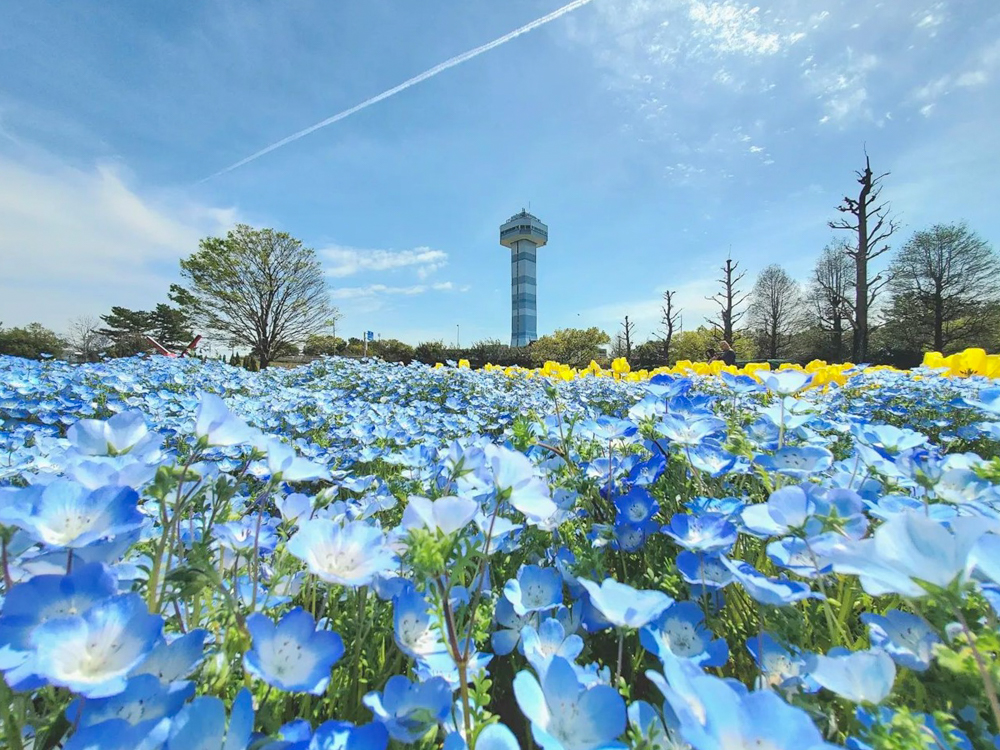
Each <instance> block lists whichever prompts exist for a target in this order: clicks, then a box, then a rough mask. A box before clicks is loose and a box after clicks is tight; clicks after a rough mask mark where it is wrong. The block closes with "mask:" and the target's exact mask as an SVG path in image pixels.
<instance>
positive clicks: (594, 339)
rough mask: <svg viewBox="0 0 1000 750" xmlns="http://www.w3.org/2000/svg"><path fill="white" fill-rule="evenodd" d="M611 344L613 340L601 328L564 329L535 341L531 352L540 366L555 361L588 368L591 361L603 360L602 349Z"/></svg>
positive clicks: (530, 349)
mask: <svg viewBox="0 0 1000 750" xmlns="http://www.w3.org/2000/svg"><path fill="white" fill-rule="evenodd" d="M609 343H611V338H610V337H609V336H608V334H606V333H605V332H604V331H602V330H601V329H600V328H587V329H586V330H584V329H582V328H562V329H560V330H558V331H553V332H552V333H550V334H549V335H547V336H542V337H541V338H539V339H537V340H535V341H533V342H532V343H531V344H530V346H529V351H530V352H531V357H532V360H533V361H534V363H535V364H537V365H539V366H540V365H543V364H545V363H546V362H548V361H549V360H554V361H556V362H559V363H561V364H564V365H569V366H570V367H586V366H587V365H589V364H590V362H591V360H595V359H600V358H602V356H603V352H602V351H601V349H600V347H601V346H602V345H604V344H609Z"/></svg>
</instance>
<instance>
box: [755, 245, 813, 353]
mask: <svg viewBox="0 0 1000 750" xmlns="http://www.w3.org/2000/svg"><path fill="white" fill-rule="evenodd" d="M801 307H802V300H801V295H800V292H799V285H798V284H797V283H796V281H795V279H793V278H792V277H791V276H789V275H788V273H786V271H785V269H783V268H782V267H781V266H779V265H777V264H774V263H772V264H771V265H769V266H767V267H765V268H764V269H763V270H762V271H761V272H760V273H759V274H758V275H757V281H756V282H755V283H754V285H753V292H752V296H751V301H750V309H749V311H750V325H751V327H752V329H753V331H754V333H755V334H756V336H757V339H758V341H759V346H760V349H759V352H760V354H761V355H762V356H763V358H764V359H777V358H778V357H779V356H780V355H781V354H782V353H783V352H784V350H785V347H786V346H787V344H788V342H789V341H790V340H791V338H792V334H793V333H795V331H796V329H797V328H798V327H799V322H800V319H801V318H800V314H801Z"/></svg>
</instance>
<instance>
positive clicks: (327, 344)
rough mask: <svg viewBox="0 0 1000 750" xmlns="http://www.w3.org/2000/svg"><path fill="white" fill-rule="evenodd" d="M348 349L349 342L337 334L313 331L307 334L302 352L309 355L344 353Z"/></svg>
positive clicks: (319, 355)
mask: <svg viewBox="0 0 1000 750" xmlns="http://www.w3.org/2000/svg"><path fill="white" fill-rule="evenodd" d="M346 349H347V342H346V341H344V340H343V339H340V338H337V337H336V336H333V335H330V334H325V333H313V334H310V335H309V336H306V343H305V345H304V346H303V347H302V353H303V354H305V355H306V356H309V357H321V356H324V355H333V354H342V353H343V352H344V351H345V350H346Z"/></svg>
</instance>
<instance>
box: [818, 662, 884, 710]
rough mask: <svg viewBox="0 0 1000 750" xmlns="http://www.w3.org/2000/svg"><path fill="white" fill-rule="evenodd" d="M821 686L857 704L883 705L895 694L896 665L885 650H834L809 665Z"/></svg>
mask: <svg viewBox="0 0 1000 750" xmlns="http://www.w3.org/2000/svg"><path fill="white" fill-rule="evenodd" d="M807 668H808V670H809V676H810V677H811V678H812V679H813V680H815V681H816V682H817V683H819V685H820V686H822V687H824V688H826V689H827V690H830V691H831V692H834V693H836V694H837V695H839V696H840V697H841V698H846V699H847V700H849V701H853V702H854V703H881V702H882V701H883V700H884V699H885V698H886V697H887V696H888V695H889V693H891V692H892V685H893V683H894V682H895V680H896V665H895V664H893V661H892V659H891V658H890V657H889V655H888V654H887V653H885V652H884V651H855V652H853V653H852V652H849V651H846V650H845V649H840V650H839V651H838V650H834V651H831V652H830V655H828V656H813V657H811V658H810V659H809V660H808V662H807Z"/></svg>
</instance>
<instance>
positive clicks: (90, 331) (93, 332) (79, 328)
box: [67, 315, 111, 362]
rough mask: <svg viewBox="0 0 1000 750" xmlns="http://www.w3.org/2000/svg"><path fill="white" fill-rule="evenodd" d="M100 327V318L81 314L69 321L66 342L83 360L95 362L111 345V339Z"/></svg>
mask: <svg viewBox="0 0 1000 750" xmlns="http://www.w3.org/2000/svg"><path fill="white" fill-rule="evenodd" d="M100 329H101V320H100V318H95V317H94V316H92V315H82V316H80V317H79V318H77V319H76V320H74V321H73V322H72V323H70V326H69V340H68V341H67V343H68V344H69V345H70V346H71V347H72V348H73V350H74V352H73V353H74V354H75V355H76V356H77V357H79V358H80V359H81V360H83V361H84V362H96V361H97V360H98V359H100V356H101V354H103V353H104V351H105V350H106V349H107V348H108V347H109V346H111V339H109V338H108V337H107V336H105V335H104V334H103V333H101V330H100Z"/></svg>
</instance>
